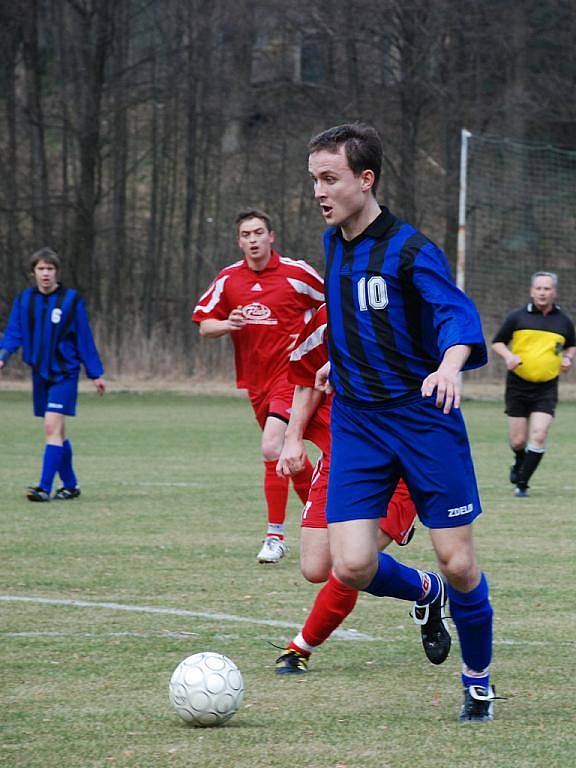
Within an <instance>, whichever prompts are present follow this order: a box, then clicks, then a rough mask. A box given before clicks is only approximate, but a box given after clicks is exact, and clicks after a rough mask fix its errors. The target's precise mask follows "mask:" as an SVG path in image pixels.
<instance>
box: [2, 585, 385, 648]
mask: <svg viewBox="0 0 576 768" xmlns="http://www.w3.org/2000/svg"><path fill="white" fill-rule="evenodd" d="M0 602H3V603H34V604H36V605H64V606H70V607H73V608H107V609H108V610H110V611H129V612H132V613H160V614H164V615H168V616H185V617H188V618H196V619H207V620H208V621H230V622H234V623H237V624H259V625H263V626H265V627H281V628H282V629H297V630H298V629H300V628H301V627H302V625H301V624H293V623H292V622H289V621H278V620H276V619H255V618H253V617H251V616H235V615H234V614H230V613H204V612H203V611H188V610H186V609H184V608H162V607H160V606H155V605H125V604H123V603H96V602H92V601H90V600H60V599H56V598H48V597H27V596H17V595H0ZM332 636H333V637H339V638H340V639H341V640H365V641H366V640H367V641H374V640H379V639H381V638H377V637H372V636H371V635H366V634H364V633H363V632H356V630H354V629H337V630H336V631H335V632H333V633H332Z"/></svg>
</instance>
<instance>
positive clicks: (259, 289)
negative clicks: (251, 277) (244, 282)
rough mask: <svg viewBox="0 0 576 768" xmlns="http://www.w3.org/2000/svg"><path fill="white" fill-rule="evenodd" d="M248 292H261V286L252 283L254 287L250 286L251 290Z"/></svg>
mask: <svg viewBox="0 0 576 768" xmlns="http://www.w3.org/2000/svg"><path fill="white" fill-rule="evenodd" d="M250 290H251V291H261V290H262V286H261V285H260V283H254V285H253V286H252V288H251V289H250Z"/></svg>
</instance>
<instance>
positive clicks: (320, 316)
mask: <svg viewBox="0 0 576 768" xmlns="http://www.w3.org/2000/svg"><path fill="white" fill-rule="evenodd" d="M327 328H328V313H327V311H326V304H322V306H321V307H320V308H319V309H318V311H317V312H316V314H315V315H314V317H313V318H312V319H311V320H310V321H309V323H308V324H307V325H306V327H305V328H304V330H303V331H302V333H301V334H300V336H298V339H297V340H296V345H295V347H294V349H293V350H292V354H291V355H290V368H289V369H288V380H289V381H290V382H291V383H292V384H299V385H300V386H302V387H313V386H314V381H315V378H316V371H317V370H318V369H319V368H322V366H323V365H324V363H327V362H328V347H327V345H326V340H327ZM331 407H332V396H331V395H330V396H328V397H326V398H325V399H324V401H323V402H322V403H321V404H320V406H319V407H318V409H317V410H316V412H315V413H314V415H313V416H312V418H311V419H310V422H309V424H308V426H307V427H306V432H305V433H304V437H305V438H306V439H307V440H311V441H312V442H313V443H314V444H315V445H317V446H318V448H320V450H321V451H322V452H323V453H324V454H325V456H326V459H325V460H326V461H329V456H330V409H331Z"/></svg>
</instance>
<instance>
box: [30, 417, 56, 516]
mask: <svg viewBox="0 0 576 768" xmlns="http://www.w3.org/2000/svg"><path fill="white" fill-rule="evenodd" d="M64 431H65V427H64V415H63V414H61V413H54V412H53V411H46V413H45V414H44V436H45V440H46V442H45V446H44V456H43V459H42V470H41V473H40V481H39V483H38V486H37V489H42V490H43V491H45V492H46V493H47V494H48V496H50V494H51V493H52V484H53V482H54V477H55V476H56V473H57V472H58V471H59V470H60V465H61V463H62V454H63V451H64V449H63V448H62V444H63V442H64V440H63V436H64ZM28 498H29V499H30V500H31V501H38V499H36V498H34V499H33V498H32V494H29V495H28Z"/></svg>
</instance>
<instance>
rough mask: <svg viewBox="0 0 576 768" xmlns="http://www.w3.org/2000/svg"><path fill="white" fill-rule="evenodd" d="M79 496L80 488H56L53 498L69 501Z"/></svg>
mask: <svg viewBox="0 0 576 768" xmlns="http://www.w3.org/2000/svg"><path fill="white" fill-rule="evenodd" d="M78 496H80V488H65V487H62V488H58V490H57V491H56V493H55V494H54V498H55V499H57V500H58V501H70V499H77V498H78Z"/></svg>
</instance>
